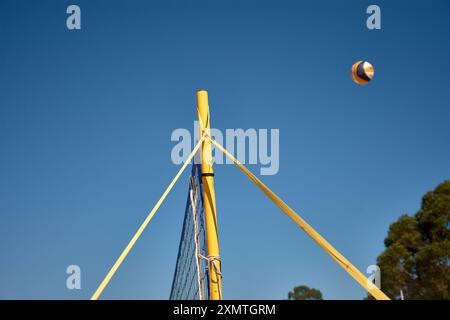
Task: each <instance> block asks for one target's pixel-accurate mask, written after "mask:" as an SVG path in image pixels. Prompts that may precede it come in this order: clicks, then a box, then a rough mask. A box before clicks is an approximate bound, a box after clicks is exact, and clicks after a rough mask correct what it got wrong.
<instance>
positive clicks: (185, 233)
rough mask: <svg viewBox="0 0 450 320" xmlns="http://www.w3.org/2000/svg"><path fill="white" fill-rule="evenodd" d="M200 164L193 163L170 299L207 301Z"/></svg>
mask: <svg viewBox="0 0 450 320" xmlns="http://www.w3.org/2000/svg"><path fill="white" fill-rule="evenodd" d="M206 256H207V251H206V230H205V217H204V207H203V191H202V178H201V165H199V164H194V163H193V164H192V171H191V176H190V178H189V190H188V195H187V200H186V209H185V211H184V220H183V228H182V230H181V238H180V244H179V247H178V255H177V261H176V264H175V273H174V276H173V281H172V289H171V290H170V298H169V299H170V300H209V299H210V294H209V281H208V280H209V278H208V262H207V259H205V257H206Z"/></svg>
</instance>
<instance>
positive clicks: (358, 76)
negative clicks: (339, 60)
mask: <svg viewBox="0 0 450 320" xmlns="http://www.w3.org/2000/svg"><path fill="white" fill-rule="evenodd" d="M374 73H375V70H374V68H373V66H372V64H371V63H370V62H367V61H358V62H356V63H354V64H353V66H352V79H353V81H354V82H355V83H357V84H360V85H364V84H368V83H369V82H370V81H371V80H372V79H373V75H374Z"/></svg>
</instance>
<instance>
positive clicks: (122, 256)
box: [91, 136, 205, 300]
mask: <svg viewBox="0 0 450 320" xmlns="http://www.w3.org/2000/svg"><path fill="white" fill-rule="evenodd" d="M204 139H205V137H204V136H202V138H201V139H200V140H199V141H198V142H197V145H196V146H195V148H194V150H192V152H191V154H190V155H189V157H187V159H186V161H185V162H184V164H183V166H182V167H181V169H180V170H179V171H178V173H177V175H176V176H175V178H173V180H172V182H171V183H170V184H169V186H168V187H167V189H166V191H164V193H163V195H162V196H161V198H159V200H158V202H157V203H156V205H155V206H154V207H153V209H152V211H150V213H149V214H148V216H147V218H145V220H144V222H143V223H142V224H141V226H140V227H139V229H138V230H137V231H136V233H135V234H134V236H133V238H131V240H130V242H129V243H128V245H127V246H126V247H125V249H124V250H123V251H122V253H121V254H120V256H119V258H118V259H117V261H116V262H115V263H114V265H113V266H112V268H111V270H109V272H108V274H107V275H106V277H105V279H103V281H102V283H100V285H99V286H98V288H97V290H96V291H95V293H94V294H93V295H92V297H91V300H97V299H98V297H99V296H100V295H101V294H102V292H103V290H104V289H105V287H106V286H107V285H108V283H109V281H110V280H111V278H112V277H113V276H114V274H115V273H116V271H117V269H119V267H120V265H121V264H122V262H123V260H125V258H126V256H127V255H128V253H129V252H130V250H131V248H133V246H134V244H135V243H136V241H137V240H138V239H139V237H140V236H141V234H142V232H143V231H144V230H145V228H146V227H147V225H148V223H149V222H150V220H151V219H152V218H153V216H154V214H155V213H156V211H157V210H158V209H159V207H160V206H161V204H162V203H163V201H164V200H165V199H166V197H167V195H168V194H169V192H170V190H172V187H173V186H174V185H175V183H176V182H177V181H178V178H179V177H180V176H181V174H182V173H183V171H184V169H186V167H187V166H188V164H189V163H190V162H191V160H192V158H193V157H194V155H195V153H196V152H197V150H198V149H199V148H200V145H201V144H202V142H203V140H204Z"/></svg>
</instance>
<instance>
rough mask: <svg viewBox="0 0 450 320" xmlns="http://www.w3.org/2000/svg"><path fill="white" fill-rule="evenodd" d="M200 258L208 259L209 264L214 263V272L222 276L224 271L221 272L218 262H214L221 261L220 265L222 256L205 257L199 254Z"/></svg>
mask: <svg viewBox="0 0 450 320" xmlns="http://www.w3.org/2000/svg"><path fill="white" fill-rule="evenodd" d="M198 256H199V257H200V258H202V259H204V260H206V261H208V265H212V266H213V268H214V272H215V273H216V274H217V275H218V276H220V277H221V278H222V272H220V270H219V269H218V268H217V266H216V264H215V263H213V262H214V261H219V265H220V264H221V263H222V262H221V260H220V256H207V257H205V256H204V255H201V254H199V255H198Z"/></svg>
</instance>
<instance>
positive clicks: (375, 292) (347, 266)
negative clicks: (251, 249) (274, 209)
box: [207, 137, 390, 300]
mask: <svg viewBox="0 0 450 320" xmlns="http://www.w3.org/2000/svg"><path fill="white" fill-rule="evenodd" d="M207 139H209V140H210V141H211V142H212V143H213V144H214V145H215V146H216V147H217V148H219V149H220V150H221V151H222V152H223V153H224V154H225V155H226V156H227V157H228V158H230V159H231V160H232V161H233V162H234V164H235V165H236V166H237V167H238V168H239V169H240V170H241V171H242V172H243V173H244V174H245V175H246V176H247V177H248V178H249V179H250V180H251V181H252V182H253V183H254V184H255V185H256V186H257V187H258V188H259V189H261V191H262V192H264V194H265V195H266V196H267V197H269V198H270V200H272V201H273V202H274V203H275V204H276V205H277V206H278V207H279V208H280V209H281V210H282V211H283V212H284V213H285V214H286V215H287V216H288V217H289V218H291V219H292V220H293V221H294V222H295V223H296V224H297V225H298V226H299V227H300V228H302V229H303V230H304V231H305V232H306V233H307V234H308V235H309V236H310V237H311V238H312V239H313V240H314V241H316V242H317V243H318V244H319V246H321V247H322V249H324V250H325V251H326V252H327V253H328V254H329V255H330V256H331V257H332V258H333V259H334V260H336V262H337V263H339V265H340V266H341V267H342V268H344V270H345V271H347V272H348V273H349V274H350V275H351V276H352V277H353V278H354V279H355V280H356V281H358V283H359V284H360V285H361V286H362V287H363V288H364V289H366V290H367V291H368V292H369V293H370V294H371V295H372V296H374V297H375V298H376V299H377V300H390V299H389V297H388V296H386V295H385V294H384V293H383V292H382V291H381V290H380V289H379V288H378V287H376V286H375V285H374V284H373V283H372V282H371V281H369V280H368V279H367V278H366V277H365V276H364V275H363V274H362V273H361V272H360V271H359V270H358V269H357V268H356V267H355V266H353V265H352V264H351V263H350V262H349V261H348V260H347V259H346V258H345V257H344V256H343V255H342V254H340V253H339V252H338V251H337V250H336V249H335V248H333V246H332V245H331V244H329V243H328V241H326V240H325V239H324V238H323V237H322V236H321V235H320V234H319V233H318V232H317V231H316V230H314V229H313V228H312V227H311V226H310V225H309V224H308V223H307V222H306V221H305V220H303V219H302V218H301V217H300V216H299V215H298V214H297V213H296V212H295V211H294V210H292V209H291V208H290V207H289V206H288V205H287V204H286V203H284V201H283V200H281V199H280V198H279V197H278V196H277V195H276V194H275V193H274V192H273V191H272V190H270V189H269V188H268V187H267V186H266V185H265V184H264V183H262V182H261V180H259V179H258V178H257V177H256V176H255V175H254V174H253V173H251V172H250V171H249V170H248V169H247V168H246V167H245V166H244V165H243V164H242V163H241V162H239V160H237V159H236V158H235V157H234V156H233V155H231V154H230V153H229V152H228V151H227V150H226V149H225V148H224V147H222V146H221V145H220V144H219V143H217V142H216V141H215V140H213V139H211V138H210V137H207Z"/></svg>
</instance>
